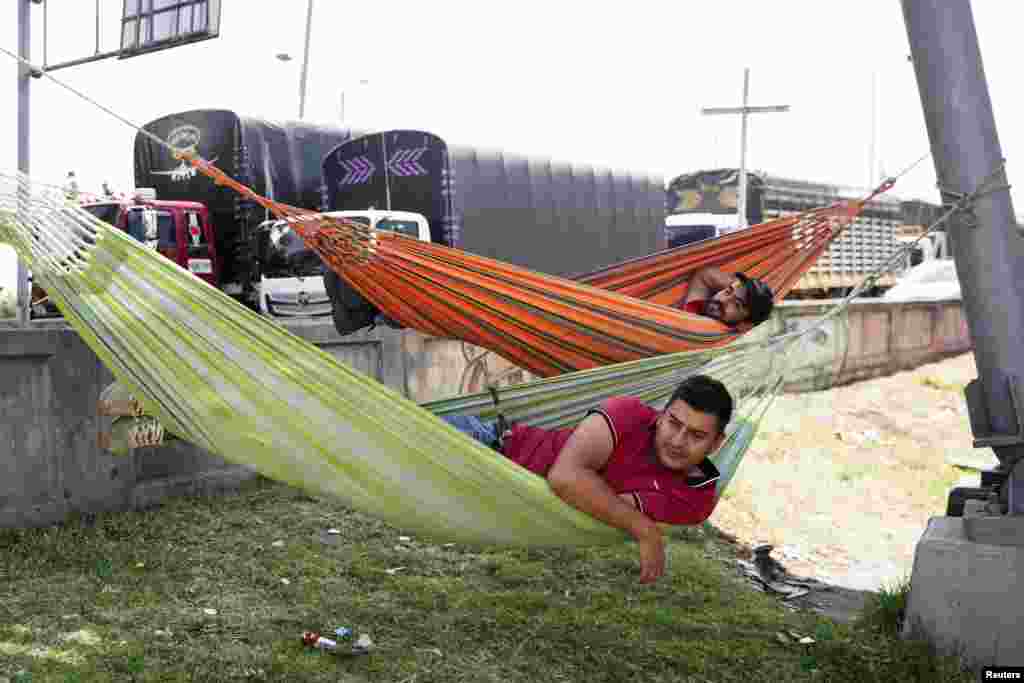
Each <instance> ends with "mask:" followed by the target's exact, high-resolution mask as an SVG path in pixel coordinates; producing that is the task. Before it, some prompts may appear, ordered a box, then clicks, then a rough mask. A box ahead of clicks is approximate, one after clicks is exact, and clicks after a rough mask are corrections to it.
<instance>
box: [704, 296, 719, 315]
mask: <svg viewBox="0 0 1024 683" xmlns="http://www.w3.org/2000/svg"><path fill="white" fill-rule="evenodd" d="M722 312H723V311H722V304H721V303H720V302H718V301H715V300H714V299H708V300H707V301H705V302H704V315H706V316H707V317H709V318H714V319H715V320H721V319H722Z"/></svg>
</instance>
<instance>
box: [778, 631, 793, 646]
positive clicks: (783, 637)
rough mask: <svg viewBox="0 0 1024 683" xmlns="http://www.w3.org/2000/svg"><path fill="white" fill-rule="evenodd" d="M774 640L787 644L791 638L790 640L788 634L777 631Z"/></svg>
mask: <svg viewBox="0 0 1024 683" xmlns="http://www.w3.org/2000/svg"><path fill="white" fill-rule="evenodd" d="M775 640H777V641H779V642H780V643H782V644H783V645H789V644H790V643H791V642H793V641H792V640H790V638H789V636H787V635H786V634H785V633H783V632H782V631H779V632H778V633H776V634H775Z"/></svg>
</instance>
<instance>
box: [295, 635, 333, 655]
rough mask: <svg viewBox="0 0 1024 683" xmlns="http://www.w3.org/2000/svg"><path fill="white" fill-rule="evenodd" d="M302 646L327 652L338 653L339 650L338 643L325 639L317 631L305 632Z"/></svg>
mask: <svg viewBox="0 0 1024 683" xmlns="http://www.w3.org/2000/svg"><path fill="white" fill-rule="evenodd" d="M302 644H303V645H305V646H306V647H312V648H315V649H317V650H324V651H326V652H337V650H338V643H337V641H334V640H331V639H330V638H324V637H323V636H321V635H320V634H319V633H317V632H315V631H305V632H304V633H303V634H302Z"/></svg>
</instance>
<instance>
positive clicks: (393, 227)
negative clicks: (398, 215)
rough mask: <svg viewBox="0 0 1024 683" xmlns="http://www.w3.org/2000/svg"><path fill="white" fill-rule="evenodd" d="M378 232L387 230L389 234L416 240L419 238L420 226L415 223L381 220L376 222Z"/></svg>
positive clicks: (392, 219) (390, 219) (391, 219)
mask: <svg viewBox="0 0 1024 683" xmlns="http://www.w3.org/2000/svg"><path fill="white" fill-rule="evenodd" d="M377 229H378V230H387V231H389V232H397V233H398V234H399V235H405V236H407V237H413V238H418V237H419V236H420V226H419V224H418V223H417V222H416V221H402V220H397V219H394V218H382V219H380V220H379V221H377Z"/></svg>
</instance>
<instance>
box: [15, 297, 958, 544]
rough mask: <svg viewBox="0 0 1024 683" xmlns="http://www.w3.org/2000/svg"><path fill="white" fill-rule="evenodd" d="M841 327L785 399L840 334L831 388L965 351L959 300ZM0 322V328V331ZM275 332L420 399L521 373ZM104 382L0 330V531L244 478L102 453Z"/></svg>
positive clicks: (60, 347) (181, 449)
mask: <svg viewBox="0 0 1024 683" xmlns="http://www.w3.org/2000/svg"><path fill="white" fill-rule="evenodd" d="M829 307H830V302H786V303H783V304H782V305H780V306H778V307H777V308H776V312H775V314H774V316H773V319H772V320H771V321H770V322H767V323H765V326H766V327H765V329H764V332H765V333H770V332H782V331H785V330H793V329H799V328H801V327H806V326H807V325H810V324H811V323H812V322H813V321H814V320H816V319H817V318H818V317H819V316H820V315H821V314H822V313H824V312H825V311H826V310H828V308H829ZM846 319H847V320H848V327H847V326H837V325H836V324H832V326H831V327H829V328H827V329H825V330H824V332H823V333H822V334H821V335H820V337H821V343H820V345H819V347H820V348H819V350H820V351H821V353H820V354H818V355H817V356H816V355H815V354H808V356H807V359H806V362H805V363H803V364H801V365H800V366H799V367H797V368H795V369H794V372H793V373H792V377H793V379H792V381H790V383H789V384H787V386H786V389H787V390H789V391H805V390H811V389H815V388H821V387H822V386H826V385H828V384H829V383H830V381H831V379H832V376H833V374H834V373H835V372H836V371H837V368H838V365H837V364H836V362H835V361H834V359H833V358H832V356H833V355H834V354H832V352H831V349H832V348H833V347H834V346H836V343H837V340H839V339H842V338H843V337H842V335H848V342H849V343H848V345H847V346H848V348H847V353H846V356H845V362H843V363H842V364H841V369H839V370H838V372H839V382H840V383H844V382H849V381H855V380H857V379H863V378H867V377H873V376H877V375H882V374H887V373H891V372H893V371H896V370H899V369H903V368H909V367H913V366H915V365H919V364H921V363H924V362H929V361H933V360H938V359H940V358H942V357H945V356H948V355H951V354H955V353H961V352H963V351H966V350H968V349H969V348H970V343H969V340H968V338H967V332H966V325H965V324H964V321H963V317H962V315H961V312H960V303H959V302H938V303H927V304H897V305H884V304H880V303H856V304H854V305H853V306H851V308H850V310H849V314H848V316H847V317H846ZM0 325H2V323H0ZM287 327H288V328H289V329H290V330H291V331H293V332H294V333H295V334H297V335H299V336H300V337H302V338H304V339H306V340H307V341H310V342H312V343H314V344H316V345H318V346H319V347H320V348H322V349H323V350H324V351H326V352H327V353H329V354H331V355H332V356H334V357H335V358H337V359H338V360H340V361H342V362H344V363H347V364H349V365H350V366H351V367H353V368H355V369H357V370H359V371H360V372H364V373H366V374H367V375H369V376H371V377H373V378H375V379H377V380H378V381H380V382H382V383H384V384H386V385H388V386H391V387H393V388H394V389H395V390H396V391H398V392H399V393H401V394H402V395H404V396H407V397H409V398H411V399H412V400H415V401H417V402H424V401H429V400H434V399H438V398H444V397H447V396H452V395H457V394H460V393H464V392H469V391H479V390H481V389H482V388H483V386H484V384H485V381H486V379H487V378H488V377H490V378H492V379H493V378H496V377H503V381H502V382H501V383H502V384H504V383H514V382H519V381H525V380H526V379H529V377H528V375H527V374H526V373H525V372H523V371H521V370H517V369H516V368H512V367H511V366H509V364H508V363H506V362H504V361H502V360H501V359H499V358H496V357H494V356H493V355H492V354H488V355H487V356H486V358H484V359H481V360H479V361H478V362H476V363H472V362H470V361H471V360H472V359H473V358H474V357H475V355H476V354H479V353H480V350H479V349H474V348H472V347H468V346H465V345H463V344H461V343H460V342H457V341H452V340H447V339H437V338H432V337H426V336H424V335H421V334H418V333H415V332H407V331H396V330H391V329H388V328H377V329H374V330H372V331H365V330H364V331H362V332H360V333H358V334H355V335H352V336H349V337H344V338H342V337H339V336H338V335H337V334H336V333H335V332H334V329H333V327H332V326H331V325H330V324H329V323H322V322H321V323H301V322H296V323H290V324H288V325H287ZM111 381H113V377H112V376H111V374H110V372H109V371H108V370H107V369H106V368H105V367H104V366H103V365H102V363H100V361H99V360H98V359H97V358H96V356H95V355H94V354H93V353H92V351H91V350H90V349H89V348H88V347H87V346H86V345H85V344H84V343H83V342H82V341H81V339H80V338H79V337H78V335H77V334H76V333H75V332H74V331H73V330H71V329H70V328H68V327H67V326H66V325H65V324H64V323H63V322H47V323H45V324H44V323H34V324H33V326H32V327H30V328H28V329H19V328H15V327H12V326H8V327H0V472H2V473H3V475H2V476H0V527H22V526H37V525H45V524H50V523H55V522H60V521H62V520H65V519H67V518H68V517H69V516H71V515H74V514H76V513H82V514H88V513H95V512H99V511H104V510H119V509H131V508H137V507H144V506H147V505H151V504H154V503H157V502H159V501H160V500H161V499H163V498H165V497H167V496H169V495H180V494H191V493H207V492H213V491H218V490H223V489H229V488H233V487H235V486H237V485H238V483H239V482H240V481H242V480H244V479H246V478H250V477H253V476H255V473H254V472H253V471H252V470H250V469H249V468H247V467H242V466H238V465H233V464H229V463H226V462H225V461H223V460H221V459H220V458H218V457H216V456H214V455H212V454H210V453H207V452H205V451H202V450H201V449H198V448H195V447H193V446H190V445H187V444H180V443H179V444H175V445H169V446H164V447H161V448H155V449H149V451H150V452H147V453H137V454H136V456H134V457H127V458H126V457H119V456H114V455H111V454H109V453H107V452H106V451H104V450H102V449H100V448H99V447H98V446H97V437H98V434H99V433H100V431H102V430H103V429H105V428H106V423H104V422H102V420H106V419H108V418H100V417H99V416H98V415H97V412H96V407H97V401H98V399H99V394H100V391H101V390H102V389H103V387H104V386H106V385H107V384H109V383H110V382H111Z"/></svg>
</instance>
